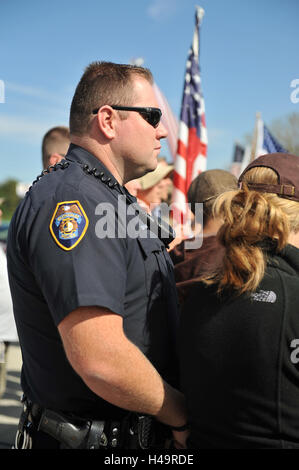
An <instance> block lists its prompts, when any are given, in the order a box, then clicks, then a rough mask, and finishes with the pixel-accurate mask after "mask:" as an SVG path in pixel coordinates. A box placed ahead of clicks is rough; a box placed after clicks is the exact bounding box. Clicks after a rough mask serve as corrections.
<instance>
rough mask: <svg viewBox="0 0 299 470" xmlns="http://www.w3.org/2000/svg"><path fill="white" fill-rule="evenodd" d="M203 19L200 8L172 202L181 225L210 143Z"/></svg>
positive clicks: (189, 61) (188, 65)
mask: <svg viewBox="0 0 299 470" xmlns="http://www.w3.org/2000/svg"><path fill="white" fill-rule="evenodd" d="M203 15H204V10H203V9H202V8H201V7H196V14H195V29H194V34H193V43H192V46H191V49H190V50H189V55H188V59H187V63H186V74H185V83H184V91H183V98H182V106H181V115H180V124H179V136H178V146H177V155H176V159H175V168H174V179H173V184H174V189H173V198H172V202H173V207H175V211H174V219H175V220H176V222H179V223H180V222H181V221H182V216H183V215H184V216H185V214H186V202H187V191H188V189H189V186H190V184H191V182H192V181H193V179H194V178H196V176H197V175H198V174H199V173H201V172H202V171H204V170H205V169H206V156H207V143H208V140H207V129H206V122H205V106H204V100H203V96H202V93H201V86H200V69H199V26H200V23H201V21H202V18H203Z"/></svg>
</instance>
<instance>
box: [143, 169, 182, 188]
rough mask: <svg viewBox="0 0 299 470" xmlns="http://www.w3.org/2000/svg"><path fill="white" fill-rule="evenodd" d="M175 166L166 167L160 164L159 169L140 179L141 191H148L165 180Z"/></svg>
mask: <svg viewBox="0 0 299 470" xmlns="http://www.w3.org/2000/svg"><path fill="white" fill-rule="evenodd" d="M173 168H174V167H173V165H165V164H163V163H158V166H157V168H156V169H155V170H154V171H151V172H150V173H147V174H146V175H144V176H142V177H141V178H139V179H138V181H139V182H140V186H141V189H143V190H146V189H149V188H151V187H152V186H155V185H156V184H158V183H159V182H160V181H161V180H162V179H163V178H165V177H166V176H167V175H169V173H171V172H172V171H173Z"/></svg>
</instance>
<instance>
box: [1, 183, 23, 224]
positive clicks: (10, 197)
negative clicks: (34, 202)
mask: <svg viewBox="0 0 299 470" xmlns="http://www.w3.org/2000/svg"><path fill="white" fill-rule="evenodd" d="M17 183H18V182H17V181H16V180H13V179H10V180H6V181H4V182H3V183H2V184H0V199H2V198H4V201H3V203H2V205H1V210H2V212H3V216H2V218H3V220H6V221H9V220H10V219H11V217H12V215H13V213H14V211H15V210H16V207H17V205H18V204H19V202H20V200H21V198H20V197H19V196H17V194H16V186H17Z"/></svg>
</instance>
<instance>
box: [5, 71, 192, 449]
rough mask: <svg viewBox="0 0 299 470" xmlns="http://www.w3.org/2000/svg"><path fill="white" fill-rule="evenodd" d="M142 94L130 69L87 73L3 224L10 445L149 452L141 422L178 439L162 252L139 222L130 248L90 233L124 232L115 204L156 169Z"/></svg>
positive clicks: (154, 117) (151, 113) (148, 108)
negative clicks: (62, 139)
mask: <svg viewBox="0 0 299 470" xmlns="http://www.w3.org/2000/svg"><path fill="white" fill-rule="evenodd" d="M152 84H153V78H152V75H151V73H150V71H149V70H148V69H144V68H142V67H137V66H129V65H120V64H113V63H109V62H95V63H92V64H90V65H89V66H88V67H87V69H86V70H85V73H84V74H83V76H82V78H81V80H80V82H79V84H78V86H77V88H76V91H75V94H74V97H73V101H72V105H71V111H70V140H71V146H70V149H69V151H68V153H67V155H66V159H65V160H62V161H60V163H58V164H57V165H56V171H51V172H49V173H47V174H45V175H44V176H43V177H41V178H40V179H39V180H38V181H37V182H36V183H35V184H34V185H33V186H32V187H31V189H30V191H29V192H28V193H27V195H26V197H25V198H24V200H23V201H22V203H21V204H20V206H19V208H18V209H17V211H16V213H15V215H14V217H13V219H12V222H11V225H10V231H9V241H8V266H9V275H10V284H11V291H12V296H13V300H14V312H15V318H16V322H17V325H18V330H19V337H20V345H21V349H22V355H23V369H22V387H23V390H24V394H25V398H24V401H25V405H26V406H25V407H24V411H23V414H22V416H21V420H20V427H19V433H18V436H17V441H18V442H17V444H18V446H21V445H22V444H24V442H25V444H26V443H27V442H29V444H28V445H32V446H33V448H61V447H66V448H69V447H71V448H139V447H148V446H149V445H150V444H149V441H150V440H152V442H155V439H154V436H153V435H151V438H150V436H149V432H148V430H149V427H148V426H147V424H148V422H149V416H152V417H155V418H156V420H157V421H159V422H161V423H164V425H166V426H167V429H172V431H173V435H174V437H175V438H176V440H177V441H178V442H183V441H184V435H185V432H186V431H185V429H186V421H185V420H186V414H185V406H184V398H183V396H182V394H181V393H180V392H179V391H178V390H177V389H176V388H175V387H177V383H178V382H177V363H176V349H175V348H176V341H175V340H176V324H177V313H178V312H177V298H176V292H175V282H174V276H173V271H172V264H171V260H170V258H169V255H168V253H167V251H166V250H165V245H164V242H163V240H160V239H159V238H158V237H157V236H155V237H152V236H151V233H150V230H149V228H148V227H147V225H144V224H143V226H144V227H145V230H143V236H142V237H141V236H139V237H137V238H136V237H135V238H134V237H132V236H130V233H129V231H128V230H126V231H125V234H124V232H123V231H122V236H119V235H118V232H117V229H116V231H115V236H111V234H110V236H106V235H105V234H103V231H102V230H101V225H100V224H99V222H100V219H99V215H100V214H102V209H103V207H104V208H105V209H107V207H109V208H110V209H111V211H110V216H111V212H112V216H111V217H110V219H109V220H110V222H109V223H111V226H113V224H112V222H116V221H117V222H119V223H123V225H125V227H123V226H121V228H122V229H124V228H125V229H128V226H129V224H128V221H127V220H126V221H125V223H124V221H123V219H122V220H121V217H120V214H119V213H118V210H119V209H118V208H119V206H118V203H119V201H120V200H121V201H122V202H123V201H125V204H128V205H129V204H130V202H131V201H130V195H129V193H128V192H127V191H126V189H125V188H124V185H125V184H126V183H127V182H128V181H130V180H132V179H136V178H139V177H141V176H142V175H144V174H145V173H148V172H151V171H153V170H155V168H156V165H157V156H158V154H159V152H160V148H161V143H160V140H161V139H163V138H165V137H166V135H167V132H166V130H165V128H164V127H163V125H162V124H161V122H160V117H161V111H160V110H159V109H158V108H157V103H156V99H155V95H154V92H153V88H152ZM137 213H138V211H137ZM131 215H132V214H131ZM133 215H134V216H135V214H133ZM126 223H127V226H126ZM144 232H146V236H144ZM156 437H157V433H156ZM158 437H159V436H158ZM153 445H161V444H157V441H156V444H153Z"/></svg>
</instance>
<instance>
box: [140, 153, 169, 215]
mask: <svg viewBox="0 0 299 470" xmlns="http://www.w3.org/2000/svg"><path fill="white" fill-rule="evenodd" d="M172 171H173V166H172V165H168V164H167V163H166V164H164V163H162V162H160V163H159V164H158V166H157V168H156V169H155V171H153V172H152V173H147V174H146V175H144V176H142V177H141V178H140V179H139V184H140V188H139V189H137V200H138V203H139V204H140V206H141V207H143V208H144V209H145V210H146V212H148V213H152V214H154V215H156V216H159V215H160V204H161V203H162V202H167V200H168V192H169V188H170V186H171V184H172V181H171V179H170V175H171V173H172Z"/></svg>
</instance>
